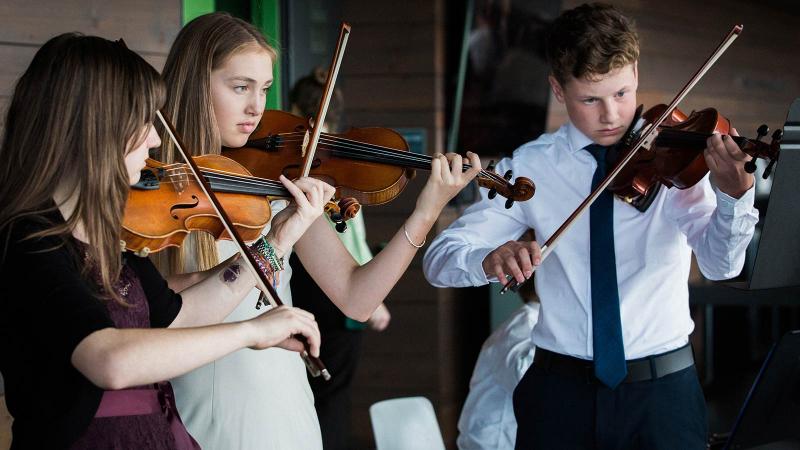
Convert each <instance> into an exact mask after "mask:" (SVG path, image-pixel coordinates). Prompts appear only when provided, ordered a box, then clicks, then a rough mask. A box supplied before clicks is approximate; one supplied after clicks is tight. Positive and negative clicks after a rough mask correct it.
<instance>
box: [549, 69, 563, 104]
mask: <svg viewBox="0 0 800 450" xmlns="http://www.w3.org/2000/svg"><path fill="white" fill-rule="evenodd" d="M547 81H548V82H549V83H550V89H552V90H553V95H554V96H555V97H556V100H558V103H564V88H563V87H561V83H559V82H558V80H556V77H554V76H553V75H548V76H547Z"/></svg>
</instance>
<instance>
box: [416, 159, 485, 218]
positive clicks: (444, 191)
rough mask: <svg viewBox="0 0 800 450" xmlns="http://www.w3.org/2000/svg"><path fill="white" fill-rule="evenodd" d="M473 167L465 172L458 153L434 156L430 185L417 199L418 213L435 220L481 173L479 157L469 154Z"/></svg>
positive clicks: (427, 185) (429, 178) (426, 185)
mask: <svg viewBox="0 0 800 450" xmlns="http://www.w3.org/2000/svg"><path fill="white" fill-rule="evenodd" d="M467 157H468V158H469V164H470V165H471V166H472V167H470V168H469V169H468V170H467V171H466V172H464V171H463V163H464V162H463V159H462V158H461V155H459V154H458V153H448V154H447V155H442V154H441V153H440V154H437V155H434V157H433V161H431V174H430V176H429V177H428V183H427V184H425V188H424V189H423V190H422V193H420V195H419V198H417V211H419V212H421V213H423V214H424V215H425V216H426V217H428V218H429V219H432V220H435V219H436V217H438V216H439V213H440V212H441V211H442V209H443V208H444V206H445V205H446V204H447V202H449V201H450V199H451V198H453V197H455V195H456V194H458V193H459V192H460V191H461V189H463V188H464V186H466V185H467V184H468V183H469V182H470V181H472V179H473V178H475V176H476V175H478V172H480V171H481V160H480V159H479V158H478V155H476V154H475V153H472V152H467Z"/></svg>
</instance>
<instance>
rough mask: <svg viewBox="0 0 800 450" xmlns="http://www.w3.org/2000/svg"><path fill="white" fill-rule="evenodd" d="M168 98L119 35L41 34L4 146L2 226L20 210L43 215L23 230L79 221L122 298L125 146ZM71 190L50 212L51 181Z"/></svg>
mask: <svg viewBox="0 0 800 450" xmlns="http://www.w3.org/2000/svg"><path fill="white" fill-rule="evenodd" d="M163 101H164V85H163V82H162V81H161V79H160V78H159V75H158V72H157V71H156V70H155V69H153V68H152V67H151V66H150V65H149V64H148V63H147V62H145V61H144V60H143V59H142V58H141V57H140V56H139V55H137V54H136V53H134V52H133V51H131V50H129V49H128V48H127V47H126V46H125V44H124V43H122V42H112V41H109V40H106V39H103V38H99V37H94V36H83V35H80V34H77V33H66V34H62V35H59V36H56V37H54V38H52V39H50V40H49V41H47V42H46V43H45V44H44V45H43V46H42V47H41V48H40V49H39V51H37V52H36V55H35V56H34V57H33V61H31V64H30V66H28V68H27V70H26V71H25V73H24V74H23V75H22V77H20V79H19V81H17V84H16V87H15V89H14V94H13V96H12V99H11V103H10V105H9V108H8V113H7V115H6V122H5V135H4V137H3V141H2V147H0V160H1V161H3V164H0V205H2V209H0V229H6V227H9V226H11V224H12V223H13V222H14V221H16V220H17V219H20V218H23V217H31V216H33V217H34V218H36V219H38V220H43V221H45V222H46V225H45V229H44V230H43V231H40V232H37V233H34V234H32V235H31V236H28V238H36V237H45V236H60V237H62V238H63V241H64V242H65V243H66V242H69V239H67V238H68V236H69V235H71V234H72V233H73V231H74V230H75V227H76V225H77V224H78V223H81V224H82V226H83V227H84V229H85V232H86V236H87V238H88V240H89V244H90V245H88V246H87V248H86V251H87V255H88V260H89V261H88V262H89V264H88V265H87V267H93V268H94V269H95V270H96V273H97V274H98V275H99V282H100V287H101V288H102V291H103V292H104V293H106V294H107V295H109V296H110V297H112V298H114V299H116V300H118V301H121V299H119V297H118V296H117V295H116V293H115V291H114V288H113V287H114V284H115V283H116V282H117V279H118V278H119V273H120V270H121V265H122V263H121V260H120V250H121V249H120V231H121V224H122V216H123V213H124V210H125V202H126V200H127V197H128V189H129V188H130V186H129V181H130V180H129V176H128V171H127V169H126V166H125V152H126V151H127V150H128V149H129V147H130V145H131V144H132V143H134V144H135V143H137V141H138V143H141V140H142V139H143V138H144V136H142V130H143V129H144V127H145V126H146V125H147V124H148V123H150V122H152V120H153V117H154V114H155V111H156V109H158V107H159V106H160V105H161V104H162V103H163ZM62 185H63V186H65V187H66V188H67V189H68V191H69V192H71V193H73V194H74V195H75V196H76V198H77V205H76V208H75V210H74V212H73V214H72V215H71V216H70V217H68V218H66V221H65V222H64V223H57V222H52V221H48V220H47V219H46V216H48V215H49V214H50V213H53V212H55V210H56V209H57V208H58V205H55V204H54V202H53V195H54V194H55V191H56V188H57V187H59V186H62Z"/></svg>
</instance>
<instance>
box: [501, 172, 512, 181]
mask: <svg viewBox="0 0 800 450" xmlns="http://www.w3.org/2000/svg"><path fill="white" fill-rule="evenodd" d="M512 176H513V172H512V171H511V169H509V170H506V173H504V174H503V178H505V179H506V180H510V179H511V177H512Z"/></svg>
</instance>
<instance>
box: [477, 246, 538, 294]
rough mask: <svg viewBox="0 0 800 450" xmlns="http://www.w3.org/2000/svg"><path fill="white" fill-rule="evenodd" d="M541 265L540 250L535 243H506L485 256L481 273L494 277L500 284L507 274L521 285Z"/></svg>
mask: <svg viewBox="0 0 800 450" xmlns="http://www.w3.org/2000/svg"><path fill="white" fill-rule="evenodd" d="M541 263H542V249H541V248H540V247H539V244H538V243H537V242H536V241H508V242H506V243H505V244H503V245H501V246H500V247H497V248H496V249H495V250H494V251H492V252H491V253H489V254H488V255H486V258H484V260H483V271H484V272H485V273H486V276H491V275H494V276H496V277H497V279H498V280H500V282H501V283H505V282H506V274H509V275H511V276H513V277H514V279H515V280H517V283H520V284H521V283H524V282H525V280H527V279H528V278H530V277H531V275H533V271H534V270H535V268H536V266H538V265H539V264H541Z"/></svg>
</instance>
